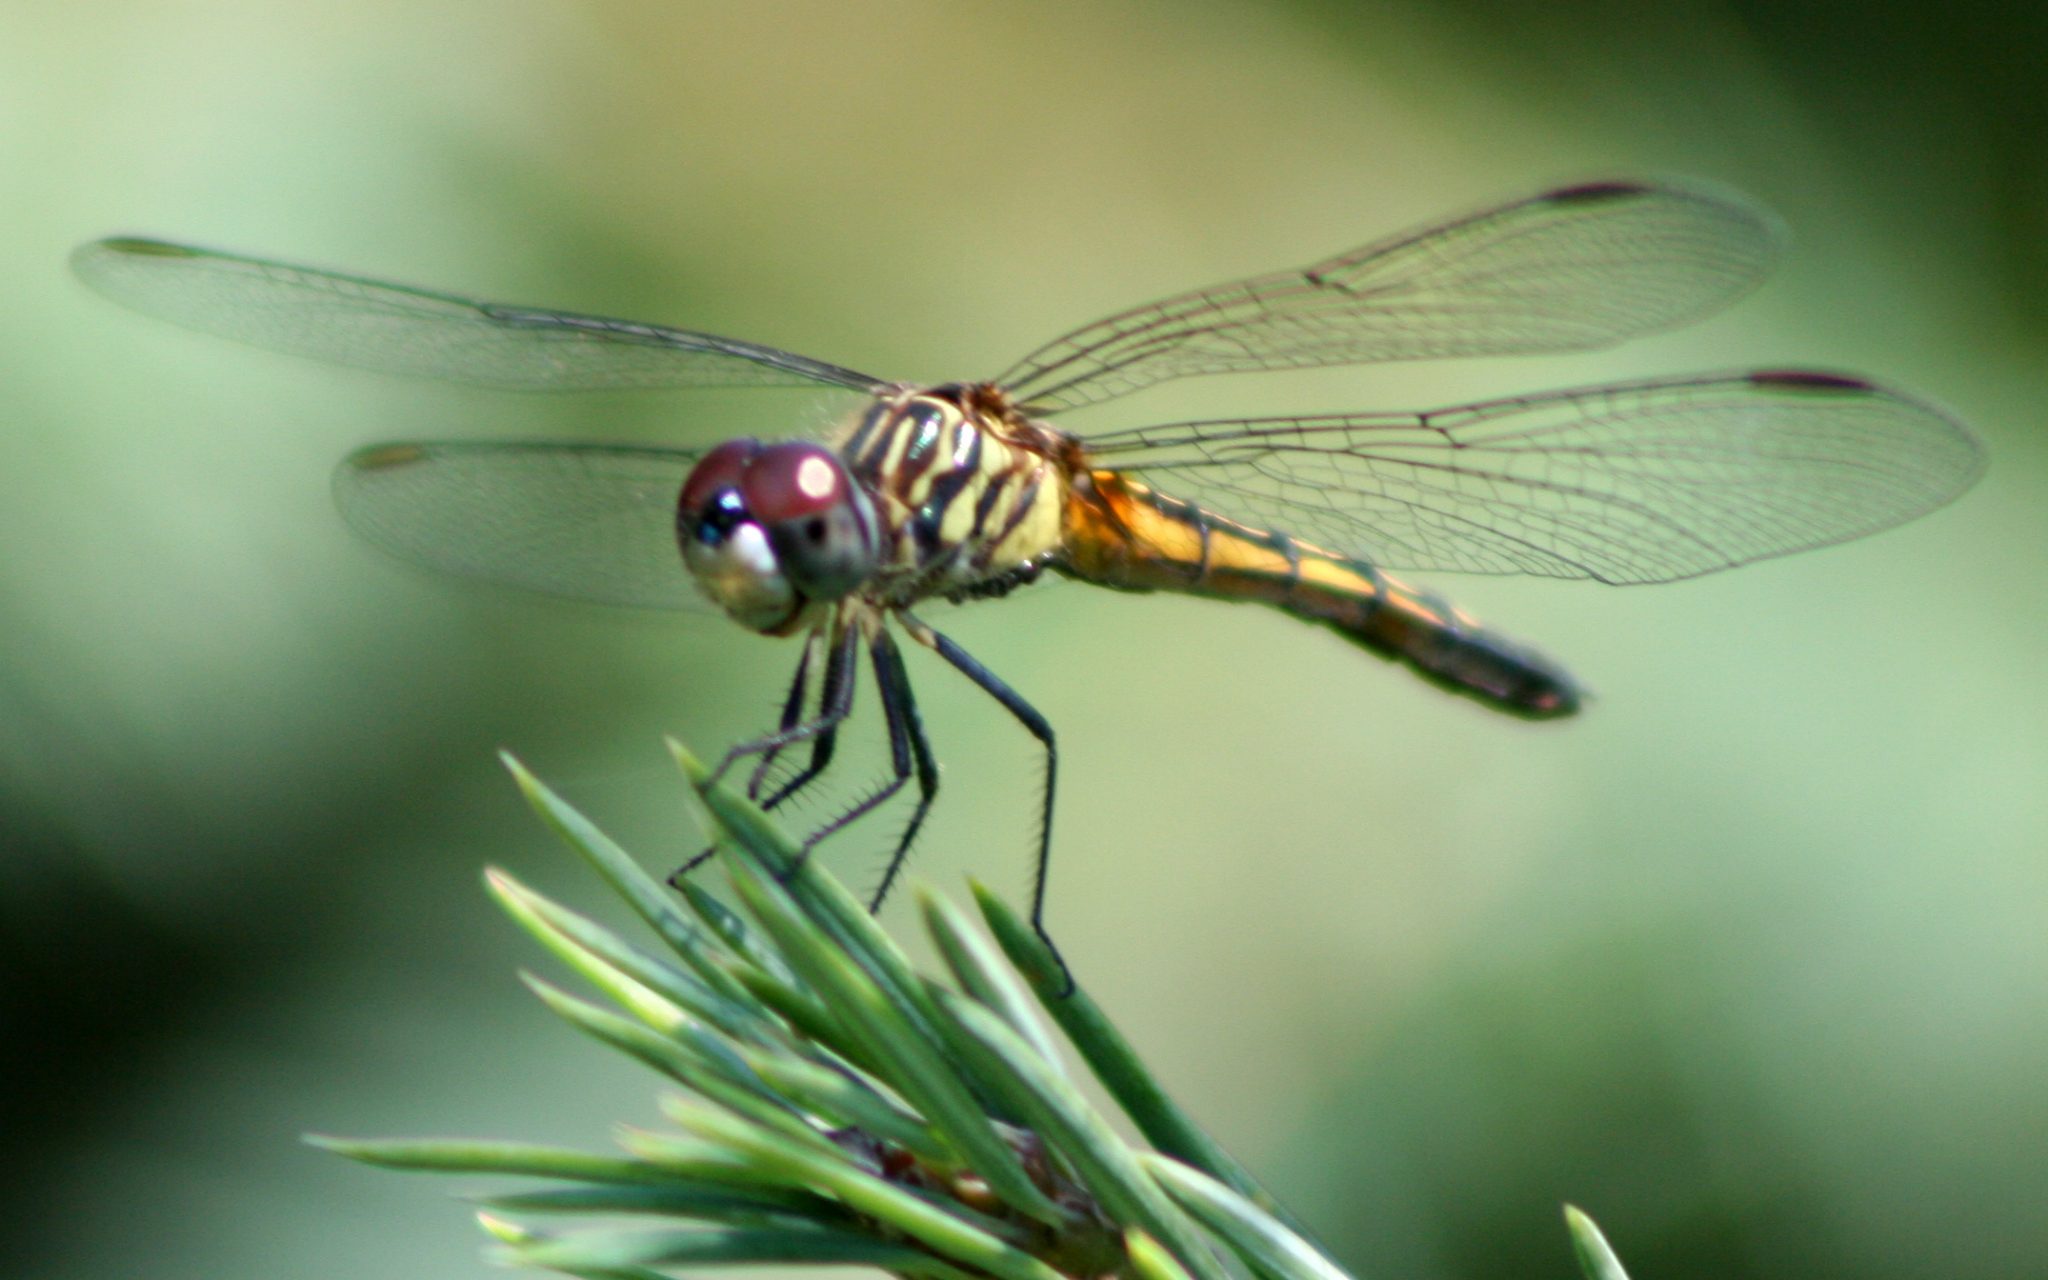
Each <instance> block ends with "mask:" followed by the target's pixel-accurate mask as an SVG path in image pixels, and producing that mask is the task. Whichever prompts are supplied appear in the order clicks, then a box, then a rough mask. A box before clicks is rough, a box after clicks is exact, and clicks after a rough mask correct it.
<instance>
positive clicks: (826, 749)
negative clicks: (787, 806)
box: [754, 645, 853, 811]
mask: <svg viewBox="0 0 2048 1280" xmlns="http://www.w3.org/2000/svg"><path fill="white" fill-rule="evenodd" d="M852 657H853V656H852V654H851V653H850V652H849V651H848V649H847V647H846V646H844V645H840V646H837V647H835V648H834V649H833V650H832V655H831V657H829V658H828V659H826V662H825V681H824V683H823V684H822V685H821V686H820V687H819V690H818V705H819V707H820V708H823V707H826V706H829V705H831V703H832V702H833V700H834V699H836V698H838V697H839V696H840V689H841V688H842V687H845V688H848V689H850V688H851V683H852V680H853V669H852V666H851V665H850V664H851V662H852ZM850 700H851V695H850V694H849V701H850ZM785 728H787V726H785ZM838 745H839V729H838V727H837V726H836V725H835V726H834V727H832V728H830V729H827V730H825V731H824V732H823V733H821V734H819V735H818V736H817V737H816V738H813V739H812V740H811V758H810V761H809V762H808V763H807V764H805V765H804V767H803V768H802V769H799V770H798V771H797V772H796V775H795V776H794V777H792V778H790V780H789V781H787V782H785V783H783V784H782V785H781V786H779V787H777V788H776V789H775V790H774V791H773V792H771V793H769V796H768V798H767V799H766V800H763V801H762V802H761V808H762V809H763V810H764V811H766V810H770V809H773V808H775V807H776V806H777V805H779V804H781V803H782V802H783V801H785V800H787V799H789V798H790V797H791V796H793V795H795V794H796V793H797V792H799V791H801V790H803V789H804V788H805V787H808V786H810V785H811V783H813V782H815V781H816V780H817V778H818V775H819V774H822V773H823V772H825V766H827V765H829V764H831V763H832V753H833V751H834V750H835V749H836V748H837V747H838ZM761 772H762V769H761V768H758V767H757V768H756V769H755V770H754V773H755V776H756V777H759V776H760V774H761ZM756 798H757V799H758V795H757V796H756Z"/></svg>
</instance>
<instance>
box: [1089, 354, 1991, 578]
mask: <svg viewBox="0 0 2048 1280" xmlns="http://www.w3.org/2000/svg"><path fill="white" fill-rule="evenodd" d="M1087 446H1088V453H1089V455H1090V457H1091V459H1092V461H1093V464H1094V465H1099V466H1106V467H1114V468H1118V469H1125V470H1132V471H1136V472H1139V473H1141V474H1142V475H1143V477H1144V478H1145V480H1146V481H1147V482H1149V483H1151V484H1154V485H1156V486H1157V487H1158V488H1159V489H1160V490H1161V491H1163V492H1166V493H1169V494H1172V495H1174V496H1176V497H1180V498H1183V499H1190V500H1193V501H1196V502H1199V503H1201V504H1203V505H1205V506H1208V507H1211V508H1213V509H1214V510H1215V511H1216V512H1217V513H1219V514H1221V515H1223V516H1226V517H1228V518H1230V519H1234V520H1238V521H1242V522H1244V523H1247V524H1250V525H1254V526H1259V527H1265V528H1272V529H1277V530H1279V531H1281V532H1284V533H1289V534H1293V535H1295V536H1297V537H1300V538H1304V539H1306V540H1308V541H1310V542H1315V543H1319V544H1321V545H1322V546H1324V547H1325V548H1327V549H1329V550H1332V551H1336V552H1338V553H1340V554H1346V555H1352V556H1356V557H1358V558H1360V559H1363V560H1365V561H1367V562H1369V563H1371V564H1374V565H1377V566H1380V567H1382V568H1389V569H1418V570H1443V571H1463V572H1471V573H1525V574H1537V575H1541V576H1544V577H1553V578H1592V579H1596V580H1598V581H1601V582H1610V583H1636V582H1667V581H1671V580H1673V579H1677V578H1689V577H1694V576H1696V575H1698V574H1703V573H1712V572H1714V571H1715V570H1717V569H1726V568H1730V567H1732V566H1735V565H1739V564H1746V563H1748V562H1750V561H1752V560H1762V559H1766V558H1768V557H1771V556H1780V555H1787V554H1789V553H1791V552H1795V551H1803V550H1806V549H1808V548H1811V547H1819V546H1824V545H1826V544H1828V543H1833V542H1841V541H1843V540H1845V539H1849V538H1856V537H1861V536H1862V535H1864V534H1867V533H1874V532H1876V531H1878V530H1880V529H1884V528H1888V527H1890V526H1891V525H1895V524H1898V523H1900V522H1902V521H1905V520H1910V519H1912V518H1913V517H1914V516H1917V515H1920V514H1922V513H1924V512H1927V511H1930V510H1932V509H1933V508H1935V507H1938V506H1940V505H1941V504H1942V503H1944V502H1947V501H1949V500H1950V499H1951V498H1954V497H1955V496H1956V495H1957V494H1959V493H1961V492H1962V491H1963V490H1964V489H1966V488H1968V487H1969V486H1970V484H1971V482H1972V481H1974V480H1975V479H1976V477H1977V474H1978V472H1979V470H1980V469H1981V468H1982V465H1983V451H1982V449H1981V448H1980V446H1979V445H1978V444H1977V441H1976V439H1975V438H1974V437H1973V436H1972V435H1971V434H1970V432H1969V431H1968V429H1966V428H1965V427H1963V426H1962V424H1960V423H1958V422H1956V421H1955V420H1954V419H1952V418H1950V417H1949V416H1947V415H1946V414H1944V413H1942V412H1941V411H1940V410H1938V409H1936V408H1934V407H1932V406H1930V405H1928V404H1925V403H1923V402H1921V401H1919V400H1915V399H1913V398H1911V397H1908V396H1905V395H1902V394H1900V393H1898V392H1896V391H1891V390H1887V389H1886V388H1883V387H1879V386H1876V385H1873V384H1871V383H1868V382H1865V381H1862V380H1861V379H1856V378H1847V377H1839V376H1836V375H1831V374H1818V373H1798V372H1770V373H1744V374H1731V375H1715V376H1705V377H1697V378H1688V379H1672V380H1663V381H1655V382H1639V383H1629V384H1621V385H1615V386H1607V387H1592V388H1585V389H1580V390H1572V391H1557V392H1550V393H1546V394H1542V395H1534V396H1523V397H1518V398H1515V399H1509V400H1492V401H1486V402H1483V403H1479V404H1469V405H1460V406H1456V407H1452V408H1447V409H1439V410H1435V411H1433V412H1429V413H1421V414H1407V415H1402V414H1350V415H1340V416H1332V417H1312V418H1265V419H1244V420H1238V421H1220V422H1188V423H1179V424H1175V425H1171V426H1164V427H1148V428H1144V429H1141V430H1137V431H1124V432H1117V433H1113V434H1110V435H1106V436H1099V437H1096V438H1094V439H1091V440H1089V441H1088V442H1087Z"/></svg>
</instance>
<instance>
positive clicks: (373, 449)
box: [342, 444, 428, 471]
mask: <svg viewBox="0 0 2048 1280" xmlns="http://www.w3.org/2000/svg"><path fill="white" fill-rule="evenodd" d="M427 456H428V450H427V446H425V445H423V444H373V445H369V446H366V447H364V448H361V449H358V450H356V451H355V452H354V453H351V454H350V455H348V457H347V458H346V459H344V460H343V461H342V469H343V470H344V471H392V470H396V469H397V468H399V467H406V466H411V465H412V464H413V463H415V462H424V461H426V459H427Z"/></svg>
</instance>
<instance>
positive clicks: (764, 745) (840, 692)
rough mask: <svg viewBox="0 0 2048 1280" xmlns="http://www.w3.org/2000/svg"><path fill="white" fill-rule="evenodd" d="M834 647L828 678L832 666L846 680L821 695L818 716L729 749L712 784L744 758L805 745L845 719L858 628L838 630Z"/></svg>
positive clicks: (850, 698) (849, 707)
mask: <svg viewBox="0 0 2048 1280" xmlns="http://www.w3.org/2000/svg"><path fill="white" fill-rule="evenodd" d="M833 643H834V646H835V650H834V653H833V655H832V657H831V659H830V660H829V661H827V663H826V666H825V671H826V675H827V678H828V679H829V678H830V675H831V672H832V668H833V666H835V665H836V666H838V668H839V669H840V670H841V671H844V672H845V673H846V678H845V680H844V681H842V682H841V683H840V686H839V687H838V688H836V689H828V690H824V691H823V696H822V698H821V702H820V705H819V707H818V714H817V715H816V716H815V717H813V718H812V719H809V720H805V721H803V722H801V723H799V724H793V725H790V726H789V727H788V728H785V729H777V730H776V731H775V732H774V733H771V734H767V735H764V736H763V737H759V738H756V739H754V740H753V741H752V742H742V743H740V744H739V745H737V746H735V747H733V748H731V749H730V750H728V751H727V752H726V753H725V758H724V759H723V760H720V761H719V762H718V767H717V768H716V769H713V770H712V771H711V781H712V782H714V783H715V782H717V781H718V780H719V779H720V778H722V777H724V776H725V774H726V771H727V770H729V769H731V768H732V767H733V765H735V764H737V763H739V761H741V760H742V759H744V758H746V757H747V756H757V755H760V754H762V753H763V752H768V751H780V750H782V749H783V748H784V747H786V746H788V745H790V744H791V743H793V742H804V741H807V740H808V739H811V738H815V737H818V736H819V735H820V734H826V733H830V732H832V731H833V730H834V729H837V728H838V727H839V724H840V722H841V721H842V720H844V719H846V717H847V714H848V713H849V712H851V711H852V710H853V686H854V678H853V674H854V667H853V662H854V659H855V658H856V657H858V656H859V655H860V628H858V627H842V628H840V632H839V634H838V635H837V636H835V637H834V638H833Z"/></svg>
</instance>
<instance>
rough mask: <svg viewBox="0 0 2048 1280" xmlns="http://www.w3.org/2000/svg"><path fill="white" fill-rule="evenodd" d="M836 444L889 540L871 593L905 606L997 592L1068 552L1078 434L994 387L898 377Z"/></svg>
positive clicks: (880, 600)
mask: <svg viewBox="0 0 2048 1280" xmlns="http://www.w3.org/2000/svg"><path fill="white" fill-rule="evenodd" d="M837 448H838V453H839V456H840V458H841V460H842V461H844V463H845V464H846V467H847V470H848V471H849V472H851V474H852V475H853V477H854V479H855V480H856V481H857V482H858V483H859V484H860V485H861V486H862V487H863V488H864V489H866V491H867V494H868V496H869V499H870V501H871V502H872V503H873V504H874V507H875V515H876V523H877V525H878V526H879V532H880V540H881V548H880V555H879V563H878V565H877V569H876V572H875V575H874V578H873V579H872V581H871V582H870V584H869V586H868V588H867V589H866V591H865V592H864V594H865V595H866V596H867V598H869V599H870V600H872V601H874V602H875V603H877V604H880V605H883V606H887V607H897V608H901V607H907V606H909V605H911V604H914V603H916V602H917V601H919V600H923V599H927V598H929V597H933V596H938V597H943V598H948V599H965V598H970V597H976V596H989V595H1000V594H1002V593H1003V592H1005V591H1008V590H1010V589H1011V588H1013V587H1016V586H1018V585H1021V584H1022V583H1025V582H1028V581H1030V580H1031V579H1033V578H1035V577H1037V576H1038V574H1039V572H1040V571H1041V570H1042V569H1043V568H1044V567H1045V566H1046V565H1047V564H1048V562H1050V561H1051V559H1052V558H1053V556H1054V555H1055V554H1056V553H1057V552H1058V551H1059V549H1060V545H1061V539H1062V534H1063V529H1062V513H1063V511H1064V509H1065V507H1066V502H1067V489H1068V475H1067V470H1066V468H1065V467H1064V466H1062V465H1061V462H1060V461H1059V460H1057V456H1058V454H1059V453H1060V452H1061V451H1063V450H1065V449H1071V448H1072V445H1071V438H1070V437H1067V436H1065V435H1064V434H1062V433H1059V432H1055V431H1052V430H1050V429H1048V428H1045V427H1041V426H1038V425H1037V424H1035V423H1032V422H1030V421H1029V420H1028V419H1026V418H1025V417H1024V416H1023V415H1022V414H1020V413H1019V412H1018V411H1017V409H1016V407H1015V406H1014V405H1013V404H1012V403H1011V402H1010V400H1009V399H1008V398H1007V397H1006V396H1004V395H1003V394H1002V392H1001V391H1000V390H998V389H997V388H995V387H991V386H987V385H963V384H947V385H943V386H936V387H900V388H896V389H894V390H892V391H889V392H887V393H884V394H882V395H880V396H878V397H877V398H876V400H875V402H874V403H873V404H872V405H870V406H868V408H867V409H866V410H865V411H864V412H863V413H861V414H860V415H859V416H858V417H856V418H855V419H853V420H852V421H851V422H850V423H848V424H847V426H846V427H845V428H844V429H843V433H842V436H841V438H840V439H839V440H838V441H837Z"/></svg>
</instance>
